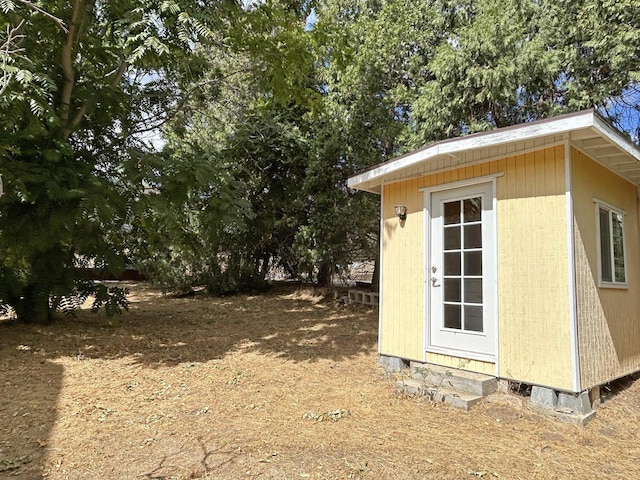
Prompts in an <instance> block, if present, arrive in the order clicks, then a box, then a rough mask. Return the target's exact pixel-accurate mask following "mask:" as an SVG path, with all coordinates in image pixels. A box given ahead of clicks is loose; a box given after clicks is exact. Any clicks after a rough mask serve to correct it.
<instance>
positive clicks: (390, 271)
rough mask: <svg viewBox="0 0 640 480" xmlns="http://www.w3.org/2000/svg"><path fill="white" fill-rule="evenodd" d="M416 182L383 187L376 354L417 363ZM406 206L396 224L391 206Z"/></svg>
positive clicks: (420, 330)
mask: <svg viewBox="0 0 640 480" xmlns="http://www.w3.org/2000/svg"><path fill="white" fill-rule="evenodd" d="M418 188H419V186H418V183H417V180H411V181H407V182H402V183H396V184H393V185H389V186H387V187H385V189H384V196H383V200H384V205H383V232H382V249H383V253H382V282H383V287H382V291H381V292H380V295H381V304H380V308H381V315H382V325H381V328H380V333H379V335H380V353H382V354H384V355H392V356H397V357H402V358H407V359H411V360H422V358H423V356H424V352H423V343H424V342H423V339H424V292H423V265H424V254H423V246H422V238H423V212H422V194H420V193H419V192H418ZM398 204H402V205H405V206H406V207H407V220H406V221H405V222H403V224H401V222H400V220H399V219H398V217H396V214H395V210H394V206H395V205H398Z"/></svg>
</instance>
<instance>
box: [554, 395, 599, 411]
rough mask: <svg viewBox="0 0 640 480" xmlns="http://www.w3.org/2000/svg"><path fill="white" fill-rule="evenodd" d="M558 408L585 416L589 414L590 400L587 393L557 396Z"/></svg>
mask: <svg viewBox="0 0 640 480" xmlns="http://www.w3.org/2000/svg"><path fill="white" fill-rule="evenodd" d="M558 408H563V409H565V408H566V409H571V411H573V412H576V413H580V414H582V415H586V414H588V413H589V412H591V399H590V398H589V392H588V391H586V390H585V391H584V392H581V393H565V392H561V393H560V394H558Z"/></svg>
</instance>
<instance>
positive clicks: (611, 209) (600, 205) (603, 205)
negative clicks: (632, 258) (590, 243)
mask: <svg viewBox="0 0 640 480" xmlns="http://www.w3.org/2000/svg"><path fill="white" fill-rule="evenodd" d="M593 201H594V203H595V214H596V239H597V244H598V252H597V255H598V287H600V288H620V289H627V288H628V283H627V278H628V272H627V241H626V235H625V215H626V213H625V211H624V210H622V209H620V208H618V207H615V206H613V205H611V204H609V203H607V202H604V201H602V200H600V199H598V198H594V199H593ZM601 210H604V211H606V212H607V214H608V217H609V222H608V223H609V225H608V228H607V230H608V231H607V232H606V233H608V236H609V257H610V259H609V262H610V265H611V280H604V279H603V278H602V274H603V272H602V254H603V252H602V241H601V238H602V237H601V235H602V233H603V232H602V228H603V226H602V225H601V224H600V211H601ZM614 214H615V215H618V216H620V217H621V218H622V221H621V229H622V265H623V268H624V281H620V280H617V279H616V270H615V262H616V255H615V252H614V242H613V230H614V228H613V215H614Z"/></svg>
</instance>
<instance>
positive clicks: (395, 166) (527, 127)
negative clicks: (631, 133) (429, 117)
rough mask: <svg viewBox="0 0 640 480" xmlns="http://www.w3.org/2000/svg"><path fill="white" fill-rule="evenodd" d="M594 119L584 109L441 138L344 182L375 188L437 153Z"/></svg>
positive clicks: (568, 128) (537, 134)
mask: <svg viewBox="0 0 640 480" xmlns="http://www.w3.org/2000/svg"><path fill="white" fill-rule="evenodd" d="M595 121H596V116H595V114H594V112H593V110H587V111H585V112H579V113H574V114H568V115H563V116H560V117H557V118H551V119H546V120H541V121H538V122H532V123H525V124H522V125H517V126H514V127H505V128H500V129H497V130H493V131H490V132H483V133H478V134H473V135H469V136H467V137H459V138H455V139H451V140H443V141H441V142H438V143H435V144H433V145H431V146H430V147H426V148H423V149H420V150H416V151H415V152H411V153H408V154H406V155H403V156H402V157H399V158H397V159H396V160H391V161H389V162H385V163H382V164H380V165H379V166H377V167H375V168H373V169H371V170H367V171H364V172H362V173H360V174H357V175H354V176H353V177H351V178H349V180H348V183H347V185H348V186H349V188H360V186H362V187H363V188H362V189H364V190H367V191H375V190H374V189H373V188H372V187H373V186H374V185H377V184H378V183H379V181H380V179H381V178H382V177H384V176H386V175H389V174H391V173H395V172H397V171H399V170H402V169H404V168H408V167H411V166H413V165H415V164H417V163H420V162H423V161H425V160H428V159H430V158H433V157H436V156H438V155H454V154H456V153H459V152H463V151H465V150H473V149H477V148H483V147H493V146H497V145H502V144H505V143H513V142H520V141H524V140H530V139H533V138H538V137H544V136H546V135H559V134H563V133H566V132H570V131H574V130H582V129H586V128H590V127H593V126H594V124H595ZM363 184H367V185H363Z"/></svg>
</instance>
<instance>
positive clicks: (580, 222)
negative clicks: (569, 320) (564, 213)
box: [572, 149, 640, 388]
mask: <svg viewBox="0 0 640 480" xmlns="http://www.w3.org/2000/svg"><path fill="white" fill-rule="evenodd" d="M572 165H573V168H572V176H573V204H574V236H575V246H576V304H577V317H578V350H579V357H580V376H581V382H582V387H583V388H589V387H592V386H594V385H599V384H602V383H605V382H608V381H610V380H612V379H614V378H617V377H620V376H622V375H626V374H629V373H631V372H634V371H636V370H639V369H640V301H639V300H638V298H639V297H640V232H639V226H638V208H639V207H638V194H637V189H636V186H635V185H633V184H631V183H629V182H627V181H626V180H624V179H623V178H621V177H619V176H617V175H616V174H614V173H613V172H611V171H610V170H608V169H607V168H605V167H603V166H602V165H600V164H598V163H596V162H595V161H593V160H592V159H591V158H589V157H588V156H587V155H585V154H584V153H582V152H579V151H577V150H575V149H574V150H572ZM594 197H595V198H598V199H600V200H602V201H605V202H607V203H609V204H611V205H613V206H616V207H618V208H619V209H621V210H624V211H625V212H626V215H625V217H624V240H625V243H626V245H625V248H626V267H627V284H628V288H627V289H613V288H599V287H598V275H599V273H598V243H597V238H598V232H597V224H596V205H595V203H594V202H593V198H594Z"/></svg>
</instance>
